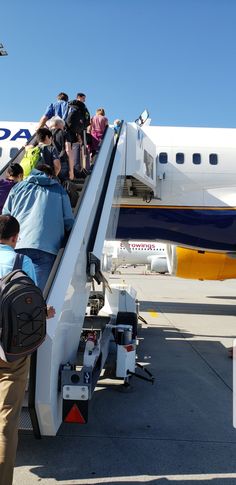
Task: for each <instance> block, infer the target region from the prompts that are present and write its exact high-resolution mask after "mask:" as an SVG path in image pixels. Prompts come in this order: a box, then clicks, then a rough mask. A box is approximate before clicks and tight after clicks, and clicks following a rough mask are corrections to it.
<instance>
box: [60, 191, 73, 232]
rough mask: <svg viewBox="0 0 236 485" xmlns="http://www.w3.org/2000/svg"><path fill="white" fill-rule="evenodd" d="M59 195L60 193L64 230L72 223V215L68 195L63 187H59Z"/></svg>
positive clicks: (69, 227)
mask: <svg viewBox="0 0 236 485" xmlns="http://www.w3.org/2000/svg"><path fill="white" fill-rule="evenodd" d="M61 195H62V210H63V219H64V228H65V231H70V230H71V228H72V226H73V224H74V215H73V212H72V208H71V203H70V199H69V196H68V194H67V192H66V191H65V190H64V189H63V187H61Z"/></svg>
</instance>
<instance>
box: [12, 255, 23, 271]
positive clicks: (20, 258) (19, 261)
mask: <svg viewBox="0 0 236 485" xmlns="http://www.w3.org/2000/svg"><path fill="white" fill-rule="evenodd" d="M23 260H24V254H20V253H16V257H15V262H14V266H13V268H12V271H15V270H17V269H22V266H23Z"/></svg>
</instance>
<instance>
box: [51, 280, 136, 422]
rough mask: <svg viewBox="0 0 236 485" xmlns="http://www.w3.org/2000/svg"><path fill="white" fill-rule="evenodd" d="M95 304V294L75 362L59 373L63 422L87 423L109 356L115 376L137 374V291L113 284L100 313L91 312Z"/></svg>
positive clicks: (125, 377) (67, 364)
mask: <svg viewBox="0 0 236 485" xmlns="http://www.w3.org/2000/svg"><path fill="white" fill-rule="evenodd" d="M97 293H99V292H97ZM97 296H98V295H97ZM101 299H103V294H102V295H101ZM93 306H94V298H93V295H92V298H91V300H90V301H89V306H88V307H87V316H85V319H84V325H83V329H82V333H81V338H80V345H79V349H78V353H77V356H76V361H75V362H74V363H72V362H68V363H66V364H65V365H63V366H62V367H61V369H60V373H59V375H60V390H61V393H62V396H63V421H64V422H66V423H70V422H76V423H86V422H87V420H88V407H89V402H90V400H91V398H92V395H93V391H94V389H95V386H96V383H97V381H98V379H99V377H100V374H101V372H102V370H103V368H104V366H105V363H106V360H107V358H108V357H109V358H110V366H111V365H112V367H113V377H116V378H120V379H122V381H123V382H125V383H127V381H128V379H129V377H130V375H131V373H132V375H133V374H134V373H135V367H136V347H137V313H136V292H135V290H134V289H133V288H131V287H130V286H127V285H122V286H120V285H119V286H118V285H112V286H111V288H110V289H106V291H105V299H104V305H103V306H102V307H101V308H100V309H99V306H96V309H98V313H97V314H94V311H92V314H91V312H90V309H91V308H92V309H93ZM121 322H122V323H121Z"/></svg>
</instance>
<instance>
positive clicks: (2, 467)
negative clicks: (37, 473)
mask: <svg viewBox="0 0 236 485" xmlns="http://www.w3.org/2000/svg"><path fill="white" fill-rule="evenodd" d="M29 362H30V359H29V357H24V358H23V359H18V360H16V361H15V362H4V361H3V360H1V359H0V485H11V484H12V478H13V469H14V463H15V457H16V448H17V441H18V423H19V416H20V412H21V407H22V402H23V399H24V393H25V388H26V382H27V376H28V372H29Z"/></svg>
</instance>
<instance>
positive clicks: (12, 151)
mask: <svg viewBox="0 0 236 485" xmlns="http://www.w3.org/2000/svg"><path fill="white" fill-rule="evenodd" d="M18 151H19V149H18V148H15V147H14V148H11V149H10V158H13V157H14V156H15V155H16V154H17V153H18Z"/></svg>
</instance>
